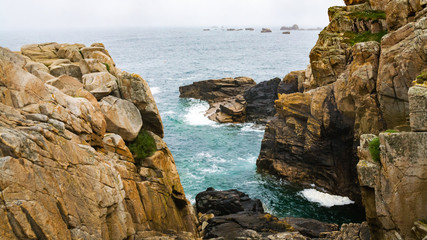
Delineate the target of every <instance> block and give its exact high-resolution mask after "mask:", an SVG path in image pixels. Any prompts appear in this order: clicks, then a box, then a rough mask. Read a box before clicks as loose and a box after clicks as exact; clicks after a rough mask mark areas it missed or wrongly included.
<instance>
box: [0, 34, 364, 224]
mask: <svg viewBox="0 0 427 240" xmlns="http://www.w3.org/2000/svg"><path fill="white" fill-rule="evenodd" d="M278 29H279V28H273V32H272V33H260V29H256V31H233V32H228V31H222V30H221V29H219V30H211V31H202V29H201V28H173V29H172V28H158V29H154V28H153V29H121V30H111V29H104V30H95V31H76V30H73V31H44V32H31V31H26V32H2V33H0V46H2V47H8V48H10V49H11V50H15V51H17V50H19V49H20V47H21V46H22V45H24V44H30V43H42V42H53V41H55V42H58V43H84V44H86V45H90V44H91V43H93V42H102V43H104V44H105V46H106V48H107V49H108V51H109V52H110V55H111V56H112V57H113V59H114V61H115V63H116V66H117V67H119V68H121V69H123V70H126V71H128V72H133V73H138V74H140V75H141V76H143V78H144V79H145V80H147V82H148V83H149V85H150V88H151V91H152V94H153V96H154V98H155V100H156V102H157V106H158V108H159V111H160V115H161V117H162V119H163V123H164V127H165V138H164V140H165V142H166V143H167V144H168V146H169V148H170V150H171V152H172V154H173V156H174V159H175V162H176V166H177V168H178V172H179V174H180V178H181V182H182V184H183V186H184V190H185V193H186V195H187V198H188V199H189V200H190V201H191V202H193V203H194V199H195V196H196V194H197V193H199V192H201V191H204V190H205V189H206V188H208V187H214V188H215V189H218V190H227V189H238V190H240V191H243V192H245V193H247V194H249V196H250V197H251V198H259V199H261V201H262V202H263V203H264V204H265V208H266V209H267V211H269V212H271V213H273V214H276V215H277V216H279V217H286V216H294V217H306V218H315V219H319V220H321V221H327V222H336V223H344V222H360V221H362V220H363V210H361V209H360V208H358V207H356V206H355V204H352V203H353V202H352V201H351V200H350V199H348V198H346V197H341V196H333V195H330V194H325V193H322V192H319V191H317V190H315V189H314V186H313V188H310V189H303V188H301V187H299V186H297V185H293V184H291V183H289V182H286V181H283V180H280V179H276V178H274V177H271V176H268V175H265V174H262V173H259V172H257V169H256V159H257V157H258V154H259V151H260V146H261V140H262V138H263V134H264V126H262V125H256V124H253V123H245V124H218V123H215V122H212V121H210V120H209V119H208V118H206V117H205V116H204V113H205V111H206V110H207V108H208V104H207V103H206V102H203V101H199V100H194V99H180V98H179V90H178V89H179V86H183V85H187V84H191V83H192V82H195V81H201V80H207V79H218V78H224V77H238V76H247V77H251V78H253V79H254V80H255V81H256V82H261V81H266V80H269V79H272V78H274V77H280V78H283V77H284V76H285V75H286V74H287V73H289V72H290V71H294V70H303V69H305V68H306V67H307V65H308V63H309V52H310V49H311V48H312V47H313V46H314V44H315V42H316V40H317V36H318V34H319V31H292V32H291V34H290V35H284V34H281V32H280V31H278Z"/></svg>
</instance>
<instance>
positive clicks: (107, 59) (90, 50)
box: [80, 45, 116, 75]
mask: <svg viewBox="0 0 427 240" xmlns="http://www.w3.org/2000/svg"><path fill="white" fill-rule="evenodd" d="M80 51H81V53H82V55H83V56H84V59H96V60H98V61H99V62H101V63H103V64H104V65H105V66H106V68H107V69H109V70H108V71H109V72H110V73H111V74H113V75H116V64H115V63H114V61H113V59H112V58H111V56H110V54H109V53H108V51H107V50H106V49H105V48H104V47H102V46H101V45H98V46H95V47H84V48H81V49H80Z"/></svg>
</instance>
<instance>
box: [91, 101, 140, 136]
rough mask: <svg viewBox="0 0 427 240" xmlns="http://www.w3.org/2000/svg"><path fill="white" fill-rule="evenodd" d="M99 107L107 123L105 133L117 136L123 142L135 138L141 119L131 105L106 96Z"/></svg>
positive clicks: (137, 111)
mask: <svg viewBox="0 0 427 240" xmlns="http://www.w3.org/2000/svg"><path fill="white" fill-rule="evenodd" d="M99 105H100V107H101V111H102V113H103V114H104V117H105V120H106V121H107V132H110V133H116V134H119V135H120V136H121V137H122V138H123V139H124V140H125V141H133V140H134V139H135V138H136V136H137V135H138V133H139V130H140V129H141V127H142V119H141V114H140V113H139V110H138V108H136V107H135V105H134V104H133V103H131V102H129V101H127V100H123V99H120V98H116V97H113V96H108V97H105V98H103V99H102V100H101V102H100V103H99Z"/></svg>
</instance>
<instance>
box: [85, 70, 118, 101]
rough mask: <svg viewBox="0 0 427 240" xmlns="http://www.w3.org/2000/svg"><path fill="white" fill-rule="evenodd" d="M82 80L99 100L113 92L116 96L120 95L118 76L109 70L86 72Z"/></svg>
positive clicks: (86, 87)
mask: <svg viewBox="0 0 427 240" xmlns="http://www.w3.org/2000/svg"><path fill="white" fill-rule="evenodd" d="M82 82H83V84H84V88H85V89H86V90H88V91H89V92H90V93H92V94H93V96H95V97H96V99H98V100H100V99H102V98H103V97H106V96H108V95H109V94H111V93H112V94H113V95H114V96H116V97H120V93H119V91H118V86H117V78H116V77H114V76H113V75H111V74H110V73H108V72H99V73H88V74H85V75H83V77H82Z"/></svg>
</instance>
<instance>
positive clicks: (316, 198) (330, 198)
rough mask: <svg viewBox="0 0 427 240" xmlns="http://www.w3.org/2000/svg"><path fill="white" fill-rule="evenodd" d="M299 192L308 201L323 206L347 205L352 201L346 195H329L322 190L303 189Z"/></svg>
mask: <svg viewBox="0 0 427 240" xmlns="http://www.w3.org/2000/svg"><path fill="white" fill-rule="evenodd" d="M300 194H301V195H302V196H303V197H305V198H306V199H307V200H309V201H310V202H316V203H319V204H320V205H321V206H324V207H332V206H335V205H347V204H352V203H354V202H353V201H351V200H350V199H349V198H348V197H342V196H337V195H331V194H327V193H323V192H319V191H317V190H316V189H304V190H303V191H301V192H300Z"/></svg>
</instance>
